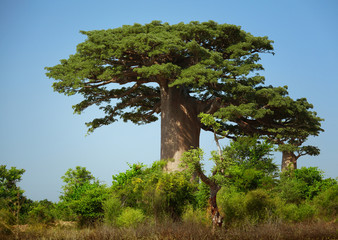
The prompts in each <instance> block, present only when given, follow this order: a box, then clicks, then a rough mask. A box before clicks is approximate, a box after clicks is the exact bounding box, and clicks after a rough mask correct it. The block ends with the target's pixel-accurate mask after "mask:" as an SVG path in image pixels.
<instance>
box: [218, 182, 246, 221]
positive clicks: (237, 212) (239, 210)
mask: <svg viewBox="0 0 338 240" xmlns="http://www.w3.org/2000/svg"><path fill="white" fill-rule="evenodd" d="M244 201H245V194H244V193H243V192H238V191H237V190H236V189H235V188H225V187H223V188H222V189H221V190H220V191H219V193H218V194H217V204H218V206H219V208H220V211H221V213H222V215H223V216H224V223H225V224H228V225H231V224H236V223H238V222H241V221H243V220H244V219H245V207H244Z"/></svg>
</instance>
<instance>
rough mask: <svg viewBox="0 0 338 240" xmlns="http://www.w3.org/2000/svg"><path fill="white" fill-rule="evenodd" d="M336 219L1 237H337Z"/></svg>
mask: <svg viewBox="0 0 338 240" xmlns="http://www.w3.org/2000/svg"><path fill="white" fill-rule="evenodd" d="M337 229H338V224H337V222H302V223H294V224H291V223H290V224H286V223H265V224H260V225H256V226H255V225H251V224H248V225H246V226H242V227H237V228H229V229H227V230H225V228H222V229H216V230H213V229H212V228H211V227H210V226H206V225H203V224H198V223H191V222H190V223H189V222H166V223H161V224H154V225H153V224H147V223H145V224H142V225H138V226H137V227H129V228H119V227H110V226H105V225H99V226H96V227H91V228H77V227H76V226H75V225H74V224H72V223H69V222H68V223H67V222H63V223H61V224H57V225H56V226H48V227H47V226H46V225H21V226H17V227H16V228H14V230H13V233H12V234H10V235H6V234H2V235H0V238H1V239H9V240H10V239H13V240H14V239H27V240H33V239H51V240H52V239H88V240H89V239H102V240H105V239H106V240H108V239H130V240H131V239H154V240H155V239H229V240H230V239H238V240H240V239H241V240H245V239H250V240H255V239H338V231H337Z"/></svg>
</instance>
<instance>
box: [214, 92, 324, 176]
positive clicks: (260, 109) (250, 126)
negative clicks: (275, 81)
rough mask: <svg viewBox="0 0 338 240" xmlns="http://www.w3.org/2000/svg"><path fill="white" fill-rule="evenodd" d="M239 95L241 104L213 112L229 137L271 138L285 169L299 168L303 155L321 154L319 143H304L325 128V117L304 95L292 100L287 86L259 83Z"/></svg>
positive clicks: (221, 129)
mask: <svg viewBox="0 0 338 240" xmlns="http://www.w3.org/2000/svg"><path fill="white" fill-rule="evenodd" d="M237 95H240V94H239V93H237ZM239 99H240V101H241V102H240V103H239V104H238V106H236V107H234V106H226V107H222V108H220V109H219V110H218V111H217V112H215V113H214V114H213V116H214V117H215V118H216V121H217V122H218V123H219V124H220V125H221V127H220V128H219V130H218V131H227V132H228V134H227V135H226V137H228V138H231V139H236V137H237V136H239V135H247V136H255V135H258V136H260V137H261V138H265V139H268V140H269V141H270V142H271V143H273V144H276V145H277V146H278V148H277V150H279V151H281V152H282V153H283V157H282V164H281V166H282V170H285V169H287V168H289V167H291V168H294V169H296V168H297V160H298V158H299V157H301V156H304V155H318V154H319V149H318V148H317V147H315V146H304V145H303V144H304V143H305V141H306V140H307V139H308V138H309V137H310V136H318V135H319V133H320V132H322V131H324V130H323V129H322V128H321V121H323V119H322V118H320V117H318V116H317V113H316V112H314V111H312V108H313V105H312V104H310V103H308V101H307V100H306V99H305V98H300V99H297V100H293V99H292V98H291V97H289V96H288V92H287V87H286V86H285V87H272V86H268V87H261V86H258V87H256V88H255V91H250V92H242V96H240V98H239ZM209 128H210V127H209Z"/></svg>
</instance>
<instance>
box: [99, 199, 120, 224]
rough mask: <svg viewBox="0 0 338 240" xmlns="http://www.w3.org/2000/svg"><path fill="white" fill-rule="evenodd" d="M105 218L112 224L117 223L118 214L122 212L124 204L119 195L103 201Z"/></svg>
mask: <svg viewBox="0 0 338 240" xmlns="http://www.w3.org/2000/svg"><path fill="white" fill-rule="evenodd" d="M103 210H104V220H105V222H106V223H108V224H110V225H116V221H117V218H118V216H119V215H120V214H121V213H122V210H123V209H122V204H121V201H120V199H119V198H118V197H116V196H112V197H110V198H109V199H108V200H106V201H105V202H104V203H103Z"/></svg>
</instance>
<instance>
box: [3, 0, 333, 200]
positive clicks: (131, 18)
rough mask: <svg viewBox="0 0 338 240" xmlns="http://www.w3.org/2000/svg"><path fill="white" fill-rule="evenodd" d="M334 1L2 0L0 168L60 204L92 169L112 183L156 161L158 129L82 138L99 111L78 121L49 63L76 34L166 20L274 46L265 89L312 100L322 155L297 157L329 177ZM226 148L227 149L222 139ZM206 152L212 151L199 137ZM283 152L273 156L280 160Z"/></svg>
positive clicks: (71, 45) (107, 130)
mask: <svg viewBox="0 0 338 240" xmlns="http://www.w3.org/2000/svg"><path fill="white" fill-rule="evenodd" d="M337 12H338V2H337V1H335V0H331V1H330V0H327V1H313V0H304V1H303V0H300V1H291V0H290V1H289V0H285V1H271V0H266V1H263V0H256V1H253V0H247V1H244V0H243V1H233V0H232V1H227V0H217V1H214V0H209V1H200V0H180V1H177V0H172V1H158V0H157V1H155V0H148V1H134V0H129V1H111V0H110V1H108V0H104V1H94V0H93V1H88V0H81V1H80V0H79V1H75V0H72V1H70V0H58V1H46V0H31V1H23V0H22V1H19V0H1V1H0V35H1V37H0V70H1V75H0V81H1V87H0V164H6V165H7V166H8V167H10V166H15V167H17V168H24V169H26V173H25V174H24V175H23V179H22V182H21V184H20V186H21V187H22V188H23V189H24V190H25V191H26V195H27V196H28V197H29V198H31V199H33V200H42V199H45V198H47V199H49V200H52V201H57V200H58V196H59V195H60V192H61V185H62V181H61V176H62V175H63V174H64V173H65V172H66V171H67V169H68V168H74V167H75V166H77V165H80V166H84V167H86V168H87V169H88V170H89V171H91V172H92V173H93V175H94V176H95V177H98V178H99V179H100V180H101V181H104V182H106V183H107V184H110V183H111V176H112V175H113V174H116V173H118V172H121V171H124V170H126V169H127V168H128V166H127V164H126V163H127V162H129V163H135V162H142V163H145V164H151V163H152V162H153V161H155V160H159V156H160V125H159V122H157V123H154V124H150V125H145V126H134V125H133V124H131V123H123V122H118V123H116V124H113V125H110V126H107V127H102V128H100V129H98V130H97V131H96V132H94V133H93V134H91V135H90V136H87V137H85V135H86V131H87V130H86V127H85V124H84V123H85V122H87V121H89V120H91V119H92V118H93V117H94V116H97V115H98V114H100V113H99V112H98V110H97V109H95V108H94V109H90V110H88V111H86V112H85V113H84V114H83V115H73V110H72V108H71V106H72V105H74V104H75V103H77V102H78V101H79V99H80V98H79V97H66V96H63V95H60V94H58V93H55V92H53V90H52V88H51V84H52V80H50V79H48V78H47V77H46V76H45V70H44V67H45V66H54V65H56V64H58V61H59V60H60V59H62V58H67V57H68V56H69V55H70V54H72V53H74V52H75V48H76V45H77V44H78V43H80V42H82V41H83V40H84V37H83V36H82V35H81V34H79V31H80V30H94V29H107V28H115V27H119V26H121V25H126V24H133V23H136V22H137V23H142V24H144V23H149V22H151V21H152V20H162V21H163V22H169V23H170V24H175V23H178V22H185V23H188V22H190V21H200V22H203V21H208V20H214V21H216V22H218V23H231V24H236V25H240V26H242V28H243V29H244V30H246V31H248V32H251V33H252V34H254V35H258V36H268V37H269V38H270V39H272V40H274V41H275V44H274V47H275V52H276V54H275V55H274V56H272V55H266V56H264V57H263V59H262V63H263V65H264V67H265V71H264V72H263V73H262V75H265V76H266V83H267V84H272V85H275V86H277V85H282V86H284V85H288V86H289V91H290V95H291V96H292V97H293V98H299V97H306V98H307V99H308V101H309V102H311V103H313V104H314V109H315V111H317V112H318V115H319V116H320V117H322V118H325V122H324V123H323V128H324V129H325V132H324V133H322V134H321V135H320V136H319V137H316V138H312V139H310V141H309V143H311V144H314V145H317V146H319V147H320V149H321V151H322V152H321V155H320V156H318V157H303V158H300V159H299V165H300V166H318V167H319V168H320V169H322V170H324V171H325V172H326V176H327V177H334V178H335V177H337V170H338V164H337V160H338V154H337V149H338V147H337V146H338V141H337V135H338V127H337V126H338V124H337V123H338V121H337V119H338V107H337V104H338V77H337V73H336V71H337V69H338V64H337V63H338V60H337V56H338V44H337V39H338V14H337ZM224 144H226V142H224ZM201 146H202V148H204V150H205V151H206V152H209V151H211V150H213V149H215V144H214V142H213V140H212V136H210V135H209V134H208V133H203V134H202V136H201ZM280 158H281V154H276V162H277V163H280V160H281V159H280Z"/></svg>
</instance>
